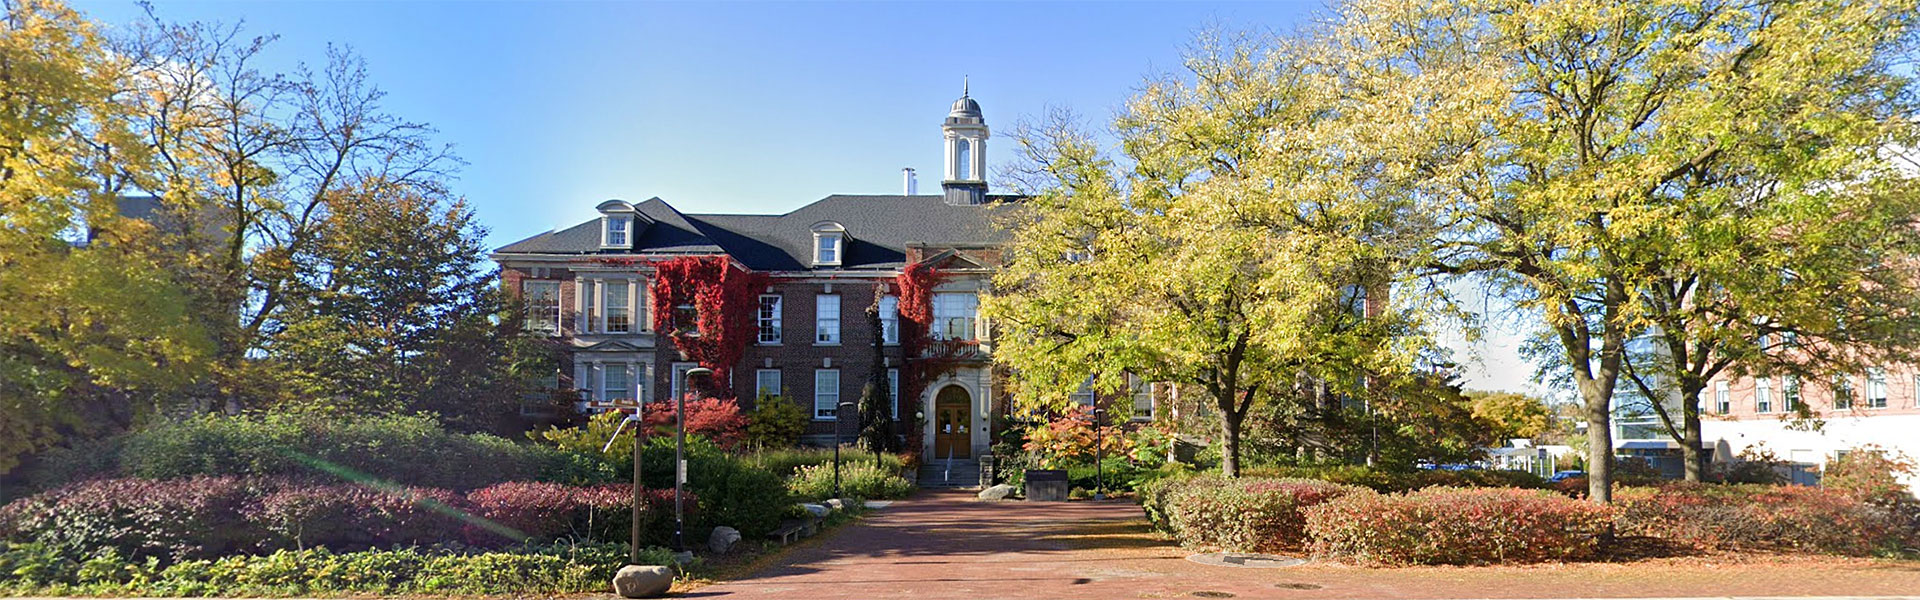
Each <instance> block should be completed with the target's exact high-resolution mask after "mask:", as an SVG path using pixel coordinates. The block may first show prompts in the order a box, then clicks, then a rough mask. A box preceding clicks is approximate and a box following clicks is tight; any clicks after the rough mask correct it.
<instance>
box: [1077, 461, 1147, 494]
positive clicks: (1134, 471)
mask: <svg viewBox="0 0 1920 600" xmlns="http://www.w3.org/2000/svg"><path fill="white" fill-rule="evenodd" d="M1100 466H1101V468H1100V469H1095V468H1093V465H1085V466H1079V465H1076V466H1070V467H1067V482H1068V483H1067V485H1068V486H1070V487H1078V488H1086V489H1088V490H1099V489H1102V487H1104V489H1105V490H1106V493H1109V494H1111V493H1114V492H1127V491H1132V490H1133V489H1134V485H1135V484H1136V483H1138V481H1139V480H1140V479H1141V478H1142V477H1143V476H1144V475H1145V474H1146V473H1148V472H1149V471H1148V470H1146V469H1142V468H1140V467H1138V466H1135V465H1134V464H1133V463H1132V462H1130V461H1128V460H1127V459H1124V458H1109V459H1107V460H1105V461H1102V462H1101V463H1100ZM1102 479H1104V480H1105V482H1106V484H1105V486H1101V485H1100V482H1101V480H1102Z"/></svg>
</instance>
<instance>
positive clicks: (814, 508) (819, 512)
mask: <svg viewBox="0 0 1920 600" xmlns="http://www.w3.org/2000/svg"><path fill="white" fill-rule="evenodd" d="M800 508H804V509H806V510H807V514H810V515H813V517H814V518H816V519H823V518H826V516H827V513H829V512H832V511H830V510H827V505H825V504H802V505H800Z"/></svg>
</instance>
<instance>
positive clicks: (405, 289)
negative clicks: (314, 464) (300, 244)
mask: <svg viewBox="0 0 1920 600" xmlns="http://www.w3.org/2000/svg"><path fill="white" fill-rule="evenodd" d="M328 205H329V209H330V210H329V212H328V216H327V218H326V219H325V220H324V221H323V222H322V223H321V224H320V226H319V230H318V237H317V238H316V240H315V242H314V244H313V246H312V249H311V251H309V252H303V253H301V254H299V255H297V256H296V259H297V262H296V265H295V269H296V270H298V271H300V272H301V273H303V276H302V278H301V281H303V282H305V283H306V285H305V286H303V287H302V288H301V289H299V290H298V291H297V293H293V294H291V295H290V298H292V299H294V301H293V302H291V303H290V304H289V306H288V309H287V311H286V312H284V313H283V315H284V316H283V317H282V318H281V323H282V324H283V327H284V329H283V330H281V331H276V332H274V333H275V334H276V335H275V338H276V339H277V340H279V341H278V342H276V343H275V344H274V345H273V346H270V347H269V350H270V356H271V358H270V359H269V360H270V364H271V365H272V368H273V370H274V371H275V372H277V373H279V374H281V375H282V379H283V380H284V381H286V382H287V385H288V387H289V388H290V389H289V393H288V394H287V398H288V399H287V400H285V401H284V402H285V404H284V405H282V406H280V407H279V408H280V409H282V410H295V411H299V410H313V411H322V412H351V413H394V412H413V411H417V410H427V409H435V408H438V409H442V410H447V411H452V412H450V413H449V414H450V415H452V416H453V417H454V418H456V419H465V420H471V421H473V422H471V423H469V424H471V425H474V426H477V427H480V428H486V427H488V426H491V425H493V423H492V420H491V419H488V417H499V416H503V415H504V414H506V413H508V412H509V410H510V409H511V408H512V407H514V406H516V405H517V402H518V398H519V396H520V395H521V394H522V393H525V392H527V391H529V390H527V389H525V388H524V387H523V386H521V385H518V382H524V381H526V380H527V379H529V378H528V377H525V375H526V374H523V373H516V372H514V367H515V365H516V364H517V363H516V362H515V360H514V358H515V357H514V356H513V355H512V351H513V350H514V349H515V348H516V347H515V346H514V345H513V340H514V338H516V337H517V336H515V335H513V334H514V333H515V332H514V331H511V330H512V328H513V326H514V325H515V324H517V323H518V320H516V319H512V318H501V317H502V316H504V313H506V310H505V305H504V304H503V302H502V300H501V297H500V295H499V293H498V290H497V289H496V288H495V287H494V286H493V280H494V277H493V274H492V273H491V272H490V271H489V270H487V269H485V268H484V265H485V261H486V250H485V248H484V247H483V246H482V245H481V241H480V240H481V239H482V235H483V233H484V232H483V231H482V230H481V228H480V227H479V226H478V225H476V224H475V223H474V222H473V211H472V210H471V209H469V208H467V207H466V206H465V204H464V203H461V202H459V201H449V200H446V199H444V198H441V197H438V196H435V195H431V194H430V192H427V191H424V190H421V189H418V188H414V187H411V186H407V185H403V184H395V183H393V182H387V181H380V180H370V181H366V182H363V183H362V184H361V185H358V186H356V187H353V188H349V189H347V190H344V191H342V192H341V193H339V194H335V195H334V196H332V197H330V198H329V199H328Z"/></svg>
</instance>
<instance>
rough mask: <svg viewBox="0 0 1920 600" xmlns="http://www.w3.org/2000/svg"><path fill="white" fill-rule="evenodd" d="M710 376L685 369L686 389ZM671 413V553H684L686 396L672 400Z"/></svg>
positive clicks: (702, 369)
mask: <svg viewBox="0 0 1920 600" xmlns="http://www.w3.org/2000/svg"><path fill="white" fill-rule="evenodd" d="M712 376H713V369H709V368H706V367H694V368H691V369H687V375H686V377H687V387H689V388H692V389H694V390H698V389H700V386H698V385H695V384H694V381H696V379H695V378H696V377H698V378H703V379H704V378H707V377H712ZM673 413H674V415H673V420H674V427H673V429H674V431H673V551H674V552H686V551H687V540H686V531H687V518H686V515H687V511H686V492H685V490H684V489H683V488H685V487H686V483H687V395H686V394H680V396H679V397H677V398H674V399H673Z"/></svg>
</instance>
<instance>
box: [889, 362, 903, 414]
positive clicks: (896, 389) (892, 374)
mask: <svg viewBox="0 0 1920 600" xmlns="http://www.w3.org/2000/svg"><path fill="white" fill-rule="evenodd" d="M887 397H888V398H891V399H892V404H891V405H889V406H888V407H887V414H890V415H893V418H895V419H898V418H900V370H899V369H887Z"/></svg>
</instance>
